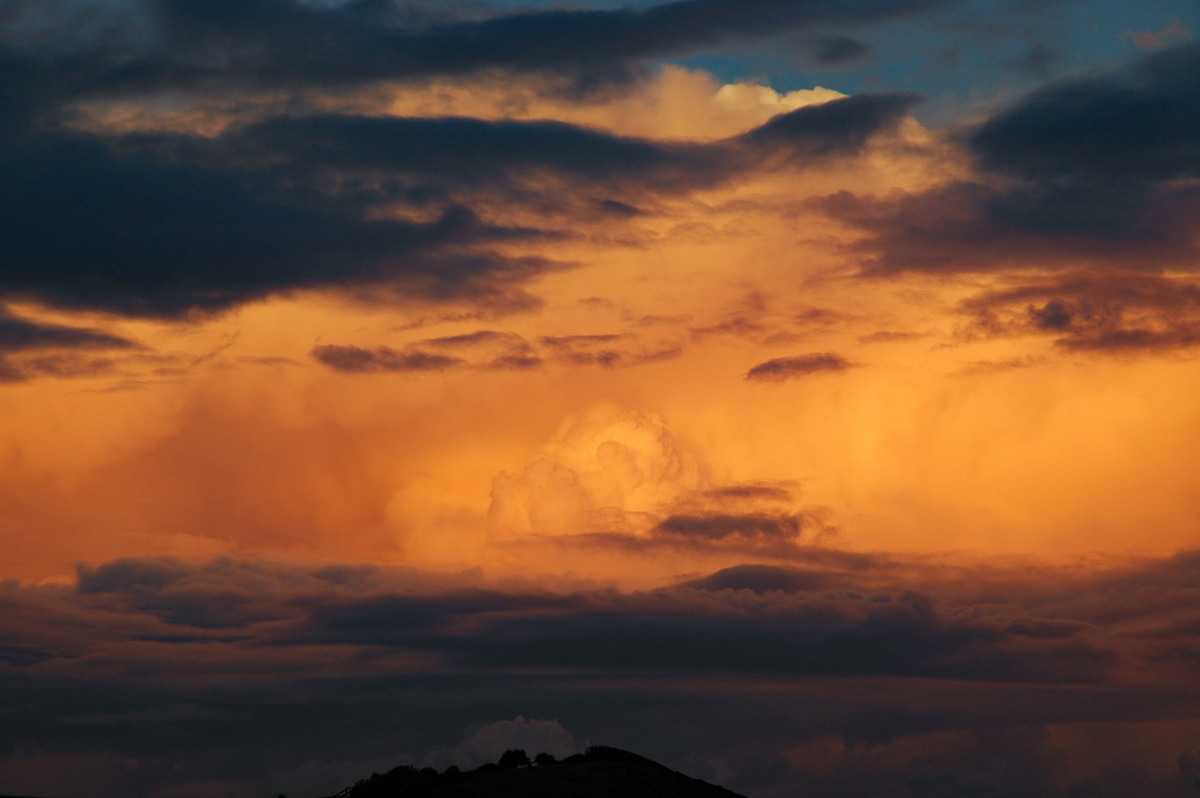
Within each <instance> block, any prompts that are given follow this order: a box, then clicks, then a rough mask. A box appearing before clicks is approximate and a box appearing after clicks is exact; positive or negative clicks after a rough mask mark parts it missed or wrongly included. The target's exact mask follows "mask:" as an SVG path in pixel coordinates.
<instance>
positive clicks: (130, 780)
mask: <svg viewBox="0 0 1200 798" xmlns="http://www.w3.org/2000/svg"><path fill="white" fill-rule="evenodd" d="M810 555H811V556H810V557H809V558H808V560H807V561H805V562H804V564H803V565H800V564H797V566H796V567H793V568H781V567H769V566H764V565H760V564H746V565H741V566H736V567H732V568H727V569H725V570H722V571H719V572H717V573H713V574H710V575H708V576H701V577H697V578H694V579H691V580H688V581H686V582H684V583H682V584H679V585H676V586H674V587H665V588H660V589H656V590H646V591H632V592H624V591H617V590H613V589H597V588H593V587H588V588H583V587H581V588H577V589H575V590H574V591H565V592H564V591H562V590H556V591H546V590H540V589H536V588H532V587H529V586H526V587H512V588H504V587H502V586H500V585H498V584H496V583H490V584H486V583H484V582H483V580H482V579H481V577H480V576H479V575H478V574H470V573H464V574H458V575H437V574H428V573H422V572H419V571H414V570H410V569H402V568H384V567H379V566H373V565H364V564H340V565H328V566H312V565H296V564H287V563H279V562H276V563H271V562H264V561H243V560H235V559H232V558H223V559H219V560H213V561H209V562H202V563H185V562H182V561H177V560H170V559H150V558H141V559H126V560H118V561H114V562H111V563H106V564H103V565H99V566H94V567H89V566H82V567H81V568H80V571H79V581H78V585H77V586H76V587H74V588H67V587H34V586H20V585H18V584H16V583H6V584H3V585H0V630H2V633H3V638H4V640H5V644H4V646H2V647H0V660H2V661H3V663H4V665H3V666H2V667H0V689H3V690H4V691H5V694H6V695H9V696H12V697H13V700H12V701H11V702H9V704H8V705H7V706H6V712H5V713H2V714H0V748H2V749H3V750H4V751H5V752H8V753H6V754H4V755H3V756H0V772H3V773H8V774H17V775H18V776H20V777H22V778H26V779H28V777H29V774H31V773H37V774H42V775H40V776H38V778H41V779H43V781H40V782H38V783H40V784H43V785H45V784H51V783H53V784H56V785H60V787H59V788H58V789H53V790H50V791H49V792H55V793H62V794H76V793H78V794H82V793H80V792H79V789H80V788H82V787H83V786H84V785H83V783H82V782H81V781H80V782H71V781H70V780H69V779H68V776H69V774H72V773H74V774H81V775H80V778H81V779H91V780H95V781H96V783H97V784H99V785H102V786H101V787H100V788H99V789H98V790H91V791H90V792H89V794H96V795H100V796H102V797H103V798H109V796H114V797H115V796H118V795H128V794H153V793H155V792H158V793H163V794H165V792H164V791H171V790H173V791H174V793H180V794H191V792H193V791H194V790H197V789H199V788H198V787H196V786H195V785H198V784H202V783H205V782H210V783H218V782H223V783H224V785H225V786H224V787H222V788H221V789H222V790H227V789H229V788H230V787H229V785H230V784H231V783H234V782H239V781H245V782H252V783H255V784H258V785H260V787H259V788H257V793H262V794H278V793H279V792H280V791H281V790H282V787H279V788H275V787H274V785H275V784H276V783H277V782H271V781H270V779H273V778H277V777H279V774H280V773H285V772H292V771H295V772H296V773H297V774H304V773H307V774H308V775H307V777H306V778H307V779H308V780H307V781H299V782H297V781H291V782H288V783H289V784H291V785H292V786H291V787H290V788H289V789H290V791H291V792H297V793H300V794H307V793H313V794H321V793H326V794H328V793H332V792H334V791H336V790H337V789H340V788H341V787H342V786H345V785H346V784H349V783H353V781H354V780H356V779H357V778H361V777H363V776H364V775H365V774H366V773H369V772H370V771H371V770H379V769H382V768H381V767H379V765H378V764H376V762H377V761H378V759H379V758H383V757H397V756H400V754H399V753H398V752H408V754H407V755H411V756H413V757H416V758H418V759H419V757H420V756H421V755H422V754H423V752H426V751H430V750H432V749H433V748H435V747H437V746H442V745H446V744H448V743H450V742H452V741H453V740H455V739H459V738H460V737H461V735H462V734H463V730H464V729H467V728H468V727H470V726H471V725H472V724H475V725H476V726H477V725H478V723H479V722H480V718H483V719H489V718H491V719H496V718H511V717H513V716H515V715H517V714H520V713H522V712H524V713H528V714H529V715H530V716H531V717H561V718H564V721H563V722H564V723H566V724H567V726H568V728H569V729H571V730H572V731H573V732H574V733H576V734H580V735H587V736H590V737H593V740H594V739H595V735H597V734H600V733H601V731H603V734H604V735H605V739H604V741H605V742H613V743H619V744H624V745H627V746H630V747H638V748H639V750H643V749H641V746H642V745H646V744H649V745H651V746H654V745H660V746H661V745H663V743H662V742H661V740H660V742H659V743H657V744H655V743H653V741H652V739H651V737H647V738H646V740H645V741H643V742H638V741H641V740H642V738H641V737H639V736H638V735H639V731H638V730H639V729H640V728H641V724H642V722H643V721H644V722H647V723H659V724H661V723H662V722H664V719H666V720H667V721H669V722H671V723H678V724H680V727H681V728H685V729H692V730H693V732H694V733H693V732H689V734H692V735H693V736H689V737H687V738H686V739H683V740H680V741H679V742H680V746H681V748H680V751H679V752H676V750H675V749H674V748H672V747H670V746H668V747H667V748H665V749H658V751H656V749H655V748H653V747H651V748H650V749H647V753H651V754H654V755H656V756H666V757H668V758H669V757H672V756H683V755H685V754H686V752H687V751H703V752H709V751H711V752H713V753H714V754H715V753H717V752H720V753H721V754H722V755H724V756H729V757H732V759H731V761H734V762H740V763H742V765H741V767H746V768H750V770H749V771H747V772H745V773H743V774H742V775H741V776H739V777H738V778H741V779H751V781H752V777H751V776H750V775H749V773H751V772H753V773H760V774H761V772H762V771H761V768H762V766H763V764H764V763H765V762H767V761H771V760H774V761H778V758H779V756H780V755H781V754H782V753H783V752H785V751H786V752H787V756H788V757H789V758H795V760H796V761H799V760H800V759H802V758H803V757H804V756H805V754H804V751H805V750H807V749H806V748H805V747H806V746H808V745H814V746H818V748H820V750H824V751H826V754H825V759H826V766H825V767H826V768H827V769H826V770H824V771H809V770H808V766H807V765H806V766H805V767H804V768H802V769H801V770H800V771H798V772H793V771H782V772H779V773H777V774H775V776H774V777H773V778H778V779H779V782H778V783H779V785H782V786H780V788H779V789H780V790H781V792H782V794H794V793H795V792H796V789H797V787H796V785H798V784H804V786H806V787H807V786H809V785H810V784H811V785H814V787H813V788H814V789H819V790H825V792H817V793H815V794H822V795H841V794H844V792H843V793H839V792H838V791H837V789H834V788H835V787H837V786H838V785H841V787H842V788H845V787H846V785H848V784H850V783H852V780H853V779H854V778H856V776H855V774H860V775H861V771H862V768H864V767H866V768H868V769H870V768H875V767H879V768H881V769H880V770H879V771H878V772H874V771H873V772H874V775H873V776H872V778H873V779H874V780H873V781H871V782H870V783H873V784H875V785H876V786H878V785H880V784H891V783H892V782H891V781H890V779H893V778H896V770H895V767H893V768H892V769H888V767H886V765H885V763H884V762H883V761H876V760H875V759H874V758H873V757H871V756H866V754H865V753H864V751H863V750H858V749H855V750H858V753H857V754H856V755H855V756H853V757H850V756H849V754H850V753H851V752H850V750H849V749H847V751H846V755H847V760H846V761H845V762H844V763H843V762H840V760H838V761H837V762H836V763H835V761H834V760H830V759H829V757H830V756H834V757H840V756H841V754H840V753H836V752H840V751H842V747H841V745H840V744H839V745H838V746H836V747H835V749H833V750H834V753H830V751H831V749H829V748H828V747H827V741H828V739H830V738H833V739H835V740H841V739H844V740H846V741H850V742H847V743H846V745H847V746H850V747H854V746H855V745H856V743H854V742H853V741H859V742H869V743H870V746H868V747H867V748H866V749H864V750H866V751H876V752H879V751H880V750H881V748H880V747H881V746H888V745H890V744H891V743H892V741H897V742H898V744H899V745H901V747H902V748H905V749H912V748H913V747H914V746H915V747H916V749H915V750H916V751H917V753H916V754H914V756H916V759H915V760H914V761H913V762H912V763H910V765H906V766H904V767H903V768H902V769H904V770H905V771H906V772H905V774H904V778H912V779H917V780H918V781H920V782H921V783H922V784H926V783H928V784H933V783H934V782H933V781H930V779H934V780H936V779H935V776H936V775H937V773H939V772H940V773H942V774H943V775H944V776H945V777H946V778H952V779H958V780H960V781H962V783H964V784H965V783H967V782H968V781H969V779H970V777H971V776H972V774H974V776H976V777H980V778H981V776H980V771H979V769H978V768H979V767H981V765H980V764H979V763H980V761H981V760H979V759H978V758H977V757H976V756H975V754H974V753H972V752H978V750H979V749H978V748H977V746H974V745H966V746H965V747H964V748H963V749H962V750H959V749H958V748H956V747H955V746H954V745H947V744H946V738H945V736H946V735H965V736H966V737H968V738H970V737H971V735H983V736H984V737H986V738H988V739H992V738H993V737H995V738H996V739H992V742H991V744H990V747H989V748H988V751H989V752H990V753H989V756H992V757H1000V758H1001V759H1004V761H1006V762H1011V763H1017V762H1020V761H1023V760H1021V756H1024V754H1021V753H1020V750H1018V749H1020V745H1018V741H1017V738H1020V737H1021V736H1022V735H1023V734H1024V731H1021V730H1022V729H1026V727H1030V728H1033V727H1037V726H1040V725H1043V724H1053V723H1063V724H1075V725H1076V726H1077V727H1078V726H1079V725H1086V724H1093V723H1094V724H1103V725H1105V727H1106V728H1110V727H1112V725H1113V724H1114V723H1121V722H1129V723H1152V722H1154V721H1168V720H1182V719H1187V718H1194V717H1195V716H1196V713H1197V712H1200V696H1198V695H1197V694H1196V692H1195V689H1194V673H1195V671H1194V665H1193V664H1192V659H1190V658H1189V657H1190V655H1189V653H1188V652H1190V651H1194V650H1197V649H1198V646H1200V643H1198V642H1197V634H1198V630H1200V623H1197V618H1196V614H1195V611H1194V610H1192V609H1190V608H1191V607H1194V606H1196V602H1195V601H1194V598H1195V597H1194V596H1193V595H1192V594H1193V593H1195V592H1196V589H1197V588H1196V585H1197V584H1200V579H1197V563H1198V562H1200V556H1198V555H1197V554H1196V553H1195V552H1189V553H1184V554H1181V555H1178V556H1175V557H1171V558H1166V559H1147V560H1142V561H1137V562H1130V563H1126V564H1122V565H1118V566H1112V567H1109V568H1106V569H1102V570H1099V571H1091V572H1089V571H1076V570H1072V569H1061V568H1060V569H1053V568H1051V569H1045V570H1042V571H1039V570H1038V569H1030V568H1025V567H1021V566H1019V565H1016V566H1013V567H1012V568H1005V567H1001V566H998V565H996V564H994V563H989V564H988V565H987V566H986V567H980V566H969V565H967V566H964V565H953V564H942V565H937V564H935V563H924V564H922V563H921V562H920V561H906V560H905V559H903V558H900V557H896V556H884V555H868V554H863V553H849V552H838V551H835V550H813V551H812V552H810ZM1180 669H1182V670H1180ZM1189 669H1191V670H1189ZM568 718H569V719H570V720H569V721H568V720H567V719H568ZM713 718H720V723H718V724H714V723H712V719H713ZM705 719H707V720H705ZM696 724H699V725H698V726H697V725H696ZM1138 728H1142V727H1141V726H1139V727H1138ZM1006 730H1007V731H1006ZM1026 730H1028V729H1026ZM931 734H932V735H942V737H941V738H937V739H934V740H927V743H928V744H930V745H933V748H932V749H931V750H930V751H928V752H926V753H927V754H928V755H927V756H923V755H919V753H920V751H921V750H923V749H922V748H921V746H922V745H925V744H926V743H922V742H921V741H922V739H923V735H931ZM608 735H616V737H615V738H614V737H609V736H608ZM989 735H990V736H989ZM1005 735H1012V736H1013V739H1012V740H1009V741H1008V742H1005V740H1006V739H1007V737H1006V736H1005ZM997 736H998V737H997ZM1034 736H1035V737H1036V734H1035V735H1034ZM635 743H636V744H635ZM18 744H20V746H22V748H20V750H18V748H17V746H18ZM745 746H749V749H746V748H745ZM764 746H765V747H764ZM822 746H826V747H824V748H821V747H822ZM750 749H753V750H755V751H757V752H758V753H757V754H754V755H751V754H750ZM1010 749H1011V750H1010ZM814 750H816V749H814ZM1021 750H1023V749H1021ZM1039 750H1042V748H1041V747H1040V746H1035V747H1034V748H1033V749H1030V750H1029V751H1027V753H1030V755H1031V756H1032V755H1033V754H1035V753H1036V752H1037V751H1039ZM1180 750H1181V749H1172V750H1168V751H1166V752H1164V755H1165V756H1167V757H1168V759H1167V761H1168V762H1171V761H1174V759H1175V758H1176V757H1177V756H1178V755H1179V753H1180ZM659 751H661V753H659ZM13 752H15V753H13ZM22 752H23V753H22ZM935 754H936V756H935ZM72 757H81V758H79V759H73V758H72ZM743 757H746V758H744V759H743ZM864 757H866V758H865V759H864ZM930 757H933V758H930ZM68 760H69V761H70V762H71V763H72V767H71V768H67V769H65V770H63V769H61V768H60V769H53V768H52V769H50V770H46V769H45V768H44V766H45V765H46V763H48V762H55V761H57V762H60V763H61V762H65V761H68ZM851 760H852V761H851ZM35 761H36V762H37V763H40V765H39V766H38V767H37V768H35V767H34V763H35ZM670 761H672V762H675V761H676V760H673V759H672V760H670ZM904 761H907V760H904ZM988 761H991V760H988ZM1189 761H1190V760H1189ZM121 762H136V766H133V765H128V766H126V765H121V764H119V763H121ZM339 762H340V763H343V765H344V766H346V767H350V768H351V769H350V770H349V771H348V772H347V771H346V769H345V768H344V767H342V768H339V767H338V766H337V763H339ZM346 763H349V764H348V765H347V764H346ZM364 763H365V764H364ZM934 763H936V767H935V765H934ZM318 764H319V765H320V767H317V765H318ZM395 764H398V762H395V761H393V762H390V763H388V764H387V767H391V766H394V765H395ZM354 767H357V768H360V770H359V771H357V772H356V771H354V770H353V769H352V768H354ZM314 768H316V769H315V770H314ZM1000 770H1002V769H999V770H996V771H995V772H994V773H992V774H991V775H990V776H988V778H992V777H993V776H994V777H996V778H999V777H1000V775H999V774H1000ZM1096 772H1097V773H1098V772H1099V771H1096ZM1090 773H1091V771H1089V774H1090ZM46 774H58V775H55V776H54V779H58V780H53V779H52V780H51V781H45V780H44V779H46V778H47V775H46ZM818 775H820V776H821V778H819V779H818V778H817V776H818ZM984 775H987V774H984ZM1078 778H1085V776H1079V777H1078ZM1087 778H1091V775H1088V776H1087ZM751 781H747V782H745V783H751ZM268 782H269V784H270V787H271V789H268V786H267V784H268ZM902 782H903V779H901V782H897V783H898V784H902ZM6 783H8V784H18V783H19V784H22V785H26V787H32V786H36V785H35V783H34V782H33V781H29V780H26V781H21V782H15V781H12V780H8V781H6ZM280 783H282V782H280ZM864 783H866V782H864ZM971 783H982V782H971ZM1005 783H1008V782H1005ZM188 784H190V785H192V786H191V787H189V786H187V785H188ZM822 784H824V785H825V786H820V785H822ZM1039 784H1040V782H1039ZM1055 784H1059V785H1061V784H1062V782H1061V781H1060V782H1055ZM788 785H791V786H788ZM72 786H74V787H75V789H67V790H66V791H65V792H64V790H63V789H62V787H68V788H70V787H72ZM1035 786H1036V785H1035ZM1068 786H1069V785H1068ZM168 787H170V788H171V789H167V788H168ZM904 789H908V788H904ZM913 789H916V788H915V787H914V788H913ZM1031 789H1032V788H1031ZM1065 789H1066V788H1065V787H1064V790H1065ZM1148 789H1149V788H1148ZM23 791H25V792H29V790H28V789H27V788H23ZM85 791H86V790H85ZM747 791H749V790H747ZM34 792H36V791H34ZM42 792H43V793H45V792H46V791H45V790H43V791H42ZM257 793H255V794H257ZM222 794H223V793H222ZM889 794H890V793H889ZM896 794H909V793H908V792H900V793H896ZM933 794H937V793H936V792H935V793H933ZM951 794H952V793H951ZM1023 794H1030V795H1034V796H1038V798H1042V796H1045V797H1046V798H1049V797H1050V796H1055V797H1056V798H1060V797H1061V796H1067V795H1072V794H1075V793H1071V792H1069V791H1059V790H1058V788H1057V787H1053V788H1052V787H1051V786H1046V787H1042V786H1036V789H1034V791H1033V792H1029V793H1023ZM1077 794H1085V793H1077ZM1086 794H1094V792H1088V793H1086ZM1134 794H1137V793H1136V791H1135V792H1134ZM1147 794H1155V795H1163V796H1172V798H1173V797H1174V795H1175V793H1173V792H1171V791H1164V790H1162V789H1150V790H1149V792H1148V793H1147ZM1180 794H1183V793H1180Z"/></svg>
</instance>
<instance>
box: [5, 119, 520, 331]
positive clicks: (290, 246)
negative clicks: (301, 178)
mask: <svg viewBox="0 0 1200 798" xmlns="http://www.w3.org/2000/svg"><path fill="white" fill-rule="evenodd" d="M0 175H2V176H3V189H2V190H0V206H2V207H3V209H4V213H3V217H2V221H0V237H2V238H3V240H4V241H5V243H6V247H7V250H6V258H5V261H4V264H3V265H2V266H0V291H2V292H3V293H4V294H6V295H9V296H18V297H26V298H34V299H37V300H40V301H43V302H47V303H50V304H55V305H59V306H64V307H82V308H90V309H99V310H107V311H112V312H117V313H124V314H129V315H145V316H166V317H169V316H179V315H184V314H187V313H188V312H191V311H214V310H221V309H224V308H227V307H229V306H231V305H234V304H238V303H240V302H245V301H248V300H251V299H257V298H262V297H265V296H268V295H270V294H272V293H276V292H280V291H286V290H289V289H297V288H306V287H331V286H337V285H339V284H340V285H352V284H370V283H372V282H383V281H387V280H391V281H393V282H397V283H404V282H405V281H410V282H413V283H414V288H413V290H414V292H417V293H420V292H424V293H426V294H430V293H436V292H437V291H438V290H446V291H448V292H449V293H454V292H459V293H462V292H464V291H466V292H469V291H471V290H480V286H481V284H485V283H487V282H488V281H489V280H491V279H493V278H494V277H497V276H499V275H502V274H503V273H504V272H505V271H506V270H508V269H510V268H512V267H513V264H512V263H510V262H507V261H504V260H503V259H501V258H498V257H495V258H492V259H490V260H489V259H488V257H487V256H486V253H485V254H483V255H478V254H466V255H463V254H462V252H461V249H458V250H457V252H456V251H455V249H456V248H463V247H469V246H471V245H472V244H480V243H484V242H487V241H489V240H500V239H508V238H511V237H512V235H511V234H510V233H509V232H506V231H502V230H498V229H496V228H491V227H489V226H488V225H486V224H483V223H481V222H480V221H479V220H478V219H477V218H476V217H475V215H474V214H473V213H472V212H471V211H469V210H467V209H464V208H461V207H457V208H453V207H452V208H448V209H447V210H446V211H445V212H444V214H443V215H442V216H441V218H439V219H436V220H435V221H432V222H429V223H425V224H422V223H415V222H401V221H392V220H374V219H367V218H363V216H362V215H360V214H358V213H356V212H355V210H356V209H355V208H354V207H353V206H352V205H351V206H350V207H343V206H338V205H337V204H336V203H335V202H334V201H333V198H331V197H328V196H325V195H323V194H321V193H319V192H317V191H315V190H308V191H305V190H297V191H291V192H288V191H287V190H286V189H285V188H284V187H283V186H282V185H280V184H279V183H276V182H273V181H271V180H270V179H268V178H266V177H265V176H263V175H259V174H255V173H253V172H248V171H235V170H231V169H221V168H207V167H202V166H196V165H186V164H177V163H167V162H164V160H162V159H158V158H154V157H152V156H149V155H139V154H121V153H117V152H114V151H113V150H111V149H110V148H108V147H106V146H105V145H104V144H103V143H101V142H100V141H99V140H96V139H92V138H89V137H85V136H77V137H71V136H46V137H41V138H38V139H36V140H29V141H24V142H22V143H21V144H20V145H15V146H12V147H9V148H7V149H5V150H0ZM288 194H290V196H289V195H288ZM456 255H457V257H456ZM501 279H503V278H502V277H501ZM418 281H423V283H424V285H415V283H417V282H418ZM457 283H461V285H458V284H457Z"/></svg>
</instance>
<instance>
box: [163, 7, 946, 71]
mask: <svg viewBox="0 0 1200 798" xmlns="http://www.w3.org/2000/svg"><path fill="white" fill-rule="evenodd" d="M932 5H935V4H934V3H929V2H921V3H916V4H914V3H906V2H905V3H902V2H897V0H873V1H864V2H854V3H844V2H840V3H839V2H820V1H818V2H804V3H800V2H794V0H681V1H680V2H674V3H664V4H662V5H657V6H651V7H649V8H645V9H631V8H623V9H615V10H592V9H574V10H572V9H561V10H559V9H555V10H548V11H523V12H517V13H513V14H509V15H497V16H491V17H488V18H483V19H475V20H464V21H459V22H453V21H451V22H445V23H433V24H428V23H425V24H422V23H423V22H425V21H424V20H422V19H421V18H420V16H417V17H415V18H414V17H413V16H410V14H411V11H410V9H412V8H417V9H420V8H421V6H412V5H401V4H392V3H378V2H376V3H350V4H346V5H343V6H340V7H335V8H326V9H322V8H316V7H313V6H310V5H306V4H302V3H299V2H295V1H294V0H249V2H243V3H230V2H227V0H159V2H158V3H157V4H156V6H157V9H158V11H159V13H160V14H161V16H162V19H163V20H164V28H165V30H166V32H167V41H168V42H169V43H171V44H173V45H175V46H177V47H182V48H183V52H184V53H186V54H188V55H192V54H204V55H206V56H208V58H209V59H211V60H217V59H216V58H214V56H216V57H217V58H221V57H223V58H221V63H223V64H227V66H225V68H224V69H223V71H224V72H225V73H227V74H230V75H231V76H233V77H235V78H236V77H243V76H246V78H248V77H249V76H253V77H254V78H255V79H257V80H260V81H261V80H272V79H273V80H274V81H276V82H278V81H285V80H305V81H313V80H327V81H328V80H341V81H366V80H378V79H383V78H409V77H424V76H430V75H438V74H461V73H466V72H472V71H476V70H480V69H487V68H502V69H511V70H520V71H553V72H555V73H559V74H564V73H565V74H567V75H570V76H572V77H573V78H574V79H575V81H576V82H577V84H578V85H580V86H582V87H587V86H590V85H595V84H596V83H597V82H608V81H611V80H614V79H622V78H626V77H628V76H629V74H630V71H631V69H633V68H635V67H636V66H637V65H638V64H640V63H643V62H645V61H647V60H650V59H654V58H659V57H664V56H669V55H679V54H684V53H688V52H695V51H702V50H714V49H719V48H721V47H723V46H726V45H728V44H732V43H736V42H739V41H744V40H746V39H750V38H762V37H775V36H778V35H780V34H781V33H784V32H787V31H789V30H803V29H805V28H809V27H811V26H814V25H830V24H863V23H870V22H873V21H876V20H881V19H885V18H888V17H891V16H896V15H900V14H905V13H913V12H914V11H919V10H922V9H923V8H926V7H929V6H932ZM406 12H408V13H406ZM193 68H195V67H193ZM197 71H199V70H197Z"/></svg>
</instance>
